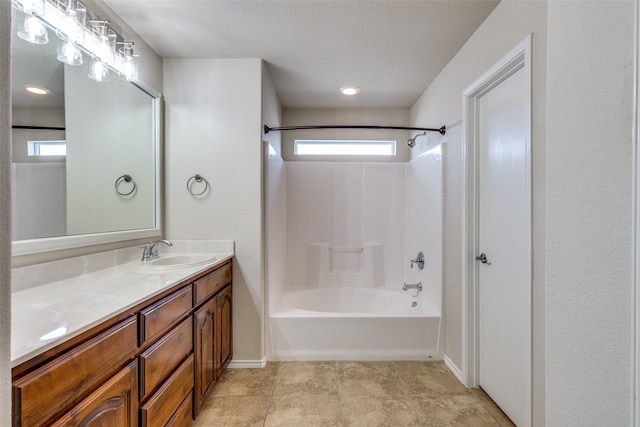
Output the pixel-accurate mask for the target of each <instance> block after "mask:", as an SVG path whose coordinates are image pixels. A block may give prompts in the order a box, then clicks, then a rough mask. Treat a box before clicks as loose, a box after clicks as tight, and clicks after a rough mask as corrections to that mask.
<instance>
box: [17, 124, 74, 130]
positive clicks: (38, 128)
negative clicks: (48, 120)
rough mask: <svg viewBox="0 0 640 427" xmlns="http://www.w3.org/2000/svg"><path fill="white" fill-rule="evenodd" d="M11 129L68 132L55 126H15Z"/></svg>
mask: <svg viewBox="0 0 640 427" xmlns="http://www.w3.org/2000/svg"><path fill="white" fill-rule="evenodd" d="M11 129H29V130H66V129H65V128H63V127H55V126H21V125H13V126H11Z"/></svg>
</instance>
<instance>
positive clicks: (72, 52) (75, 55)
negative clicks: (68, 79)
mask: <svg viewBox="0 0 640 427" xmlns="http://www.w3.org/2000/svg"><path fill="white" fill-rule="evenodd" d="M58 61H60V62H64V63H65V64H69V65H82V62H83V61H82V51H81V50H80V48H78V46H76V45H75V44H73V43H71V41H70V40H66V41H62V40H61V41H60V44H59V45H58Z"/></svg>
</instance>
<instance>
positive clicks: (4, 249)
mask: <svg viewBox="0 0 640 427" xmlns="http://www.w3.org/2000/svg"><path fill="white" fill-rule="evenodd" d="M10 29H11V2H7V1H3V2H0V52H2V55H0V425H6V426H8V425H11V204H10V201H11V181H10V180H11V175H10V173H9V172H10V163H11V92H10V87H11V56H10V55H9V54H8V53H7V52H10V51H11V30H10Z"/></svg>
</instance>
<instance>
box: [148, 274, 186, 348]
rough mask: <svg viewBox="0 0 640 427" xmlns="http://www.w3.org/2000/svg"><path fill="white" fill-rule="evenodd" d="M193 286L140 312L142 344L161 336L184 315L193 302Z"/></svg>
mask: <svg viewBox="0 0 640 427" xmlns="http://www.w3.org/2000/svg"><path fill="white" fill-rule="evenodd" d="M192 299H193V296H192V291H191V286H185V287H184V288H182V289H180V290H178V291H176V292H174V293H173V294H171V295H169V296H168V297H166V298H164V299H162V300H160V301H158V302H157V303H155V304H153V305H151V306H149V307H147V308H145V309H144V310H142V311H141V312H140V315H139V316H140V346H143V345H144V344H146V343H148V342H149V341H151V340H153V339H154V338H157V337H159V336H160V335H161V334H162V333H164V332H165V331H166V330H168V329H169V328H170V327H171V326H172V325H173V324H175V323H176V322H177V321H178V320H180V319H181V318H182V317H184V316H185V315H186V314H187V313H188V312H189V311H190V310H191V304H192Z"/></svg>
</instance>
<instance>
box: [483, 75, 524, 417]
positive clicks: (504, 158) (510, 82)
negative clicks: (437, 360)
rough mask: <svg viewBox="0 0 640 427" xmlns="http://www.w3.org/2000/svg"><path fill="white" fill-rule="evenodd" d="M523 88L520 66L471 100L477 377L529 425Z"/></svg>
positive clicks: (503, 405) (501, 403)
mask: <svg viewBox="0 0 640 427" xmlns="http://www.w3.org/2000/svg"><path fill="white" fill-rule="evenodd" d="M528 85H530V82H529V76H528V73H527V72H526V69H525V68H520V69H518V70H517V71H515V72H513V73H512V74H511V75H509V76H508V77H506V78H505V79H504V80H502V81H500V82H499V83H497V84H496V85H495V86H493V87H491V88H490V90H488V91H487V92H485V93H484V94H482V96H480V97H478V99H477V104H476V106H477V110H476V113H477V116H476V117H477V123H476V129H477V131H478V133H477V139H476V148H477V151H476V153H477V154H476V155H477V174H476V189H477V190H476V191H477V213H476V219H477V224H478V227H477V246H476V247H477V251H478V253H477V256H479V257H480V259H479V260H477V261H476V264H477V268H478V270H477V292H478V338H479V343H478V367H479V371H478V381H479V385H480V387H482V388H483V389H484V390H485V391H486V392H487V394H489V396H491V398H492V399H493V400H494V401H495V402H496V403H497V404H498V406H500V407H501V408H502V410H503V411H504V412H505V413H506V414H507V415H508V416H509V417H510V418H511V420H512V421H513V422H515V423H516V424H517V425H519V426H524V425H527V424H528V421H526V420H527V418H528V417H529V415H528V410H529V408H528V399H529V398H530V394H529V392H528V390H527V387H530V375H531V372H530V368H529V366H528V365H529V355H528V354H527V352H529V351H530V348H531V347H530V343H528V342H527V340H530V334H529V333H527V328H530V321H529V320H528V316H530V308H529V307H528V306H527V305H528V304H531V299H530V297H529V296H528V295H527V293H530V290H531V238H530V235H531V200H530V198H531V192H530V185H531V184H530V182H531V180H530V176H529V175H530V167H529V166H528V165H529V161H530V160H529V159H530V155H529V153H528V151H529V147H530V145H529V142H528V138H529V123H530V120H529V116H528V114H529V111H530V108H529V104H528V103H529V98H528V93H529V89H528ZM482 254H484V256H483V255H482ZM485 258H486V259H485ZM529 419H530V418H529Z"/></svg>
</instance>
